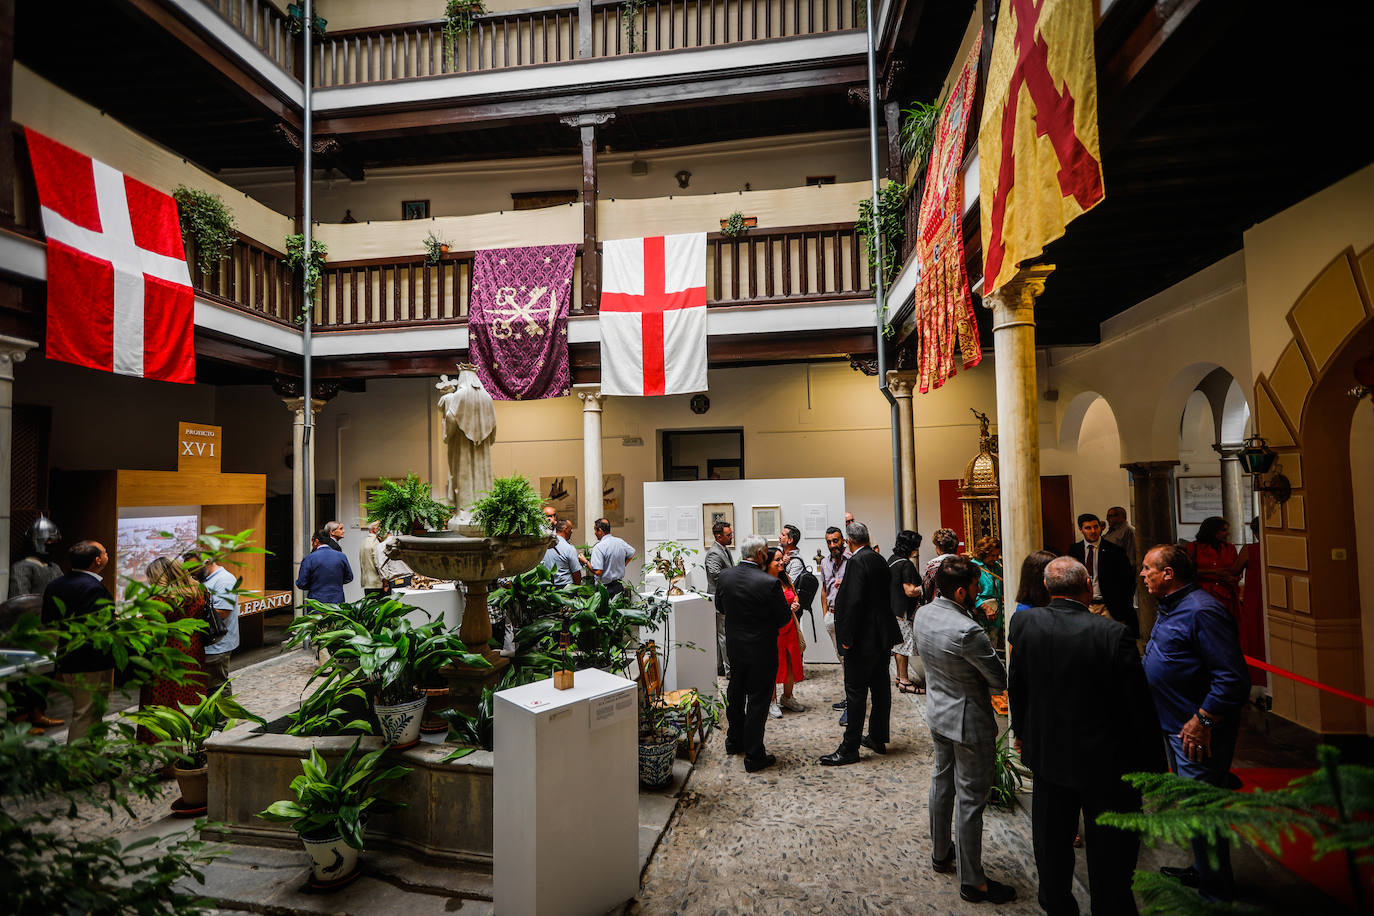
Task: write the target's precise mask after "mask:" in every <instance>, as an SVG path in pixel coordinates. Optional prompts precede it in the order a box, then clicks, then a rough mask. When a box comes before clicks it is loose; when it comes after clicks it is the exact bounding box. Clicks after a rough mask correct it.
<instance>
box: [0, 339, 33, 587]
mask: <svg viewBox="0 0 1374 916" xmlns="http://www.w3.org/2000/svg"><path fill="white" fill-rule="evenodd" d="M36 346H38V344H37V343H35V342H34V341H32V340H24V339H23V338H22V337H8V336H5V335H0V601H3V600H4V599H5V598H8V597H9V589H10V486H11V484H12V481H11V478H10V473H11V468H10V462H11V461H13V460H14V458H13V452H12V449H11V441H10V436H11V434H12V432H13V429H14V411H13V408H14V364H15V363H19V362H23V361H24V357H26V356H28V353H29V351H30V350H32V349H33V348H34V347H36Z"/></svg>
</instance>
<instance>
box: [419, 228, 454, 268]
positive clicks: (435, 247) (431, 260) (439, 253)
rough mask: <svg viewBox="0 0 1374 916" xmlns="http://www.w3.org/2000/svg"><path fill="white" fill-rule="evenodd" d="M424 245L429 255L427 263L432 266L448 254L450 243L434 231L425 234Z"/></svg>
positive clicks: (426, 259)
mask: <svg viewBox="0 0 1374 916" xmlns="http://www.w3.org/2000/svg"><path fill="white" fill-rule="evenodd" d="M424 246H425V252H426V255H427V256H426V258H425V263H426V264H428V265H430V266H431V267H432V266H434V265H435V264H438V263H439V261H440V260H441V259H442V258H443V256H444V255H446V254H448V247H449V243H448V242H446V241H444V240H443V239H441V238H439V236H437V235H435V234H434V233H433V232H431V233H430V234H429V235H427V236H425V241H424Z"/></svg>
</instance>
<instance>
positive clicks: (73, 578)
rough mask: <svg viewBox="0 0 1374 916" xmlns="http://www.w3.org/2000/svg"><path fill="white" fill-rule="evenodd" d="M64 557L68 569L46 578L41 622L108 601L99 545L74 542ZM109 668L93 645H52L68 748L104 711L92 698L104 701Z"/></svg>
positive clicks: (85, 611) (108, 660)
mask: <svg viewBox="0 0 1374 916" xmlns="http://www.w3.org/2000/svg"><path fill="white" fill-rule="evenodd" d="M67 556H68V558H69V559H70V560H71V564H72V571H71V572H69V573H67V575H65V576H59V577H58V578H56V579H54V580H52V581H51V582H49V583H48V587H47V588H46V589H44V590H43V622H44V623H49V624H51V623H57V622H58V621H61V620H72V619H75V618H77V617H84V616H85V615H87V614H90V613H91V612H93V611H95V610H96V609H97V608H99V607H100V605H101V604H102V603H104V602H109V601H112V600H114V599H113V598H112V597H111V596H110V592H109V589H107V588H105V583H104V582H102V581H101V579H100V570H102V569H103V568H104V567H105V564H106V562H107V561H108V560H109V554H107V553H106V552H105V547H104V546H103V545H102V544H101V543H100V542H99V541H77V542H76V543H75V544H73V545H72V549H71V550H70V551H69V552H68V554H67ZM114 667H115V665H114V660H113V659H112V658H111V657H110V656H109V654H108V653H106V652H102V651H100V650H99V649H96V648H95V647H94V646H83V647H81V648H78V649H72V650H68V649H67V648H66V647H65V646H60V645H59V646H58V647H57V671H58V673H59V674H61V675H63V677H64V678H65V679H66V680H67V682H68V684H69V685H70V687H71V692H72V717H71V725H70V726H69V727H68V729H67V743H68V744H70V743H71V742H73V741H75V740H76V739H78V738H82V737H84V736H85V734H86V732H87V731H89V730H90V727H91V726H92V725H94V724H95V721H96V718H97V714H98V712H103V711H104V706H105V703H104V702H101V703H99V704H98V705H99V706H100V709H99V710H97V708H96V706H97V701H96V697H97V696H101V697H104V698H106V699H108V698H109V696H110V689H111V688H112V687H113V686H114Z"/></svg>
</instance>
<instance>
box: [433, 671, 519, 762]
mask: <svg viewBox="0 0 1374 916" xmlns="http://www.w3.org/2000/svg"><path fill="white" fill-rule="evenodd" d="M509 677H510V676H509V675H507V679H509ZM504 687H505V685H504V683H503V686H502V689H504ZM493 696H495V694H494V692H493V691H492V689H491V688H490V687H484V688H482V696H481V698H480V699H479V700H478V701H477V714H476V715H475V716H470V715H468V714H467V713H465V712H463V711H461V710H458V709H445V710H443V711H442V712H440V713H438V714H437V715H438V716H439V717H440V718H442V719H443V720H444V721H445V722H447V723H448V726H449V729H448V740H449V741H452V742H455V743H457V744H459V745H461V746H460V747H459V748H458V749H457V750H456V751H454V752H453V753H452V754H449V755H448V756H447V757H445V758H444V760H445V761H449V760H458V759H460V758H462V757H466V756H467V755H468V754H471V753H472V752H473V751H475V750H478V749H481V750H484V751H489V750H491V749H492V743H493V740H494V735H495V732H496V718H495V712H494V710H493V702H492V698H493Z"/></svg>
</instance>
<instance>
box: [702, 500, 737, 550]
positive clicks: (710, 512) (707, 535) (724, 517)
mask: <svg viewBox="0 0 1374 916" xmlns="http://www.w3.org/2000/svg"><path fill="white" fill-rule="evenodd" d="M716 522H724V523H725V524H727V525H729V526H730V527H731V528H733V527H735V504H734V503H702V504H701V542H702V543H703V544H710V543H711V542H712V541H714V540H715V539H716V536H715V535H714V534H712V533H711V529H712V528H714V527H715V525H716Z"/></svg>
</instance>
